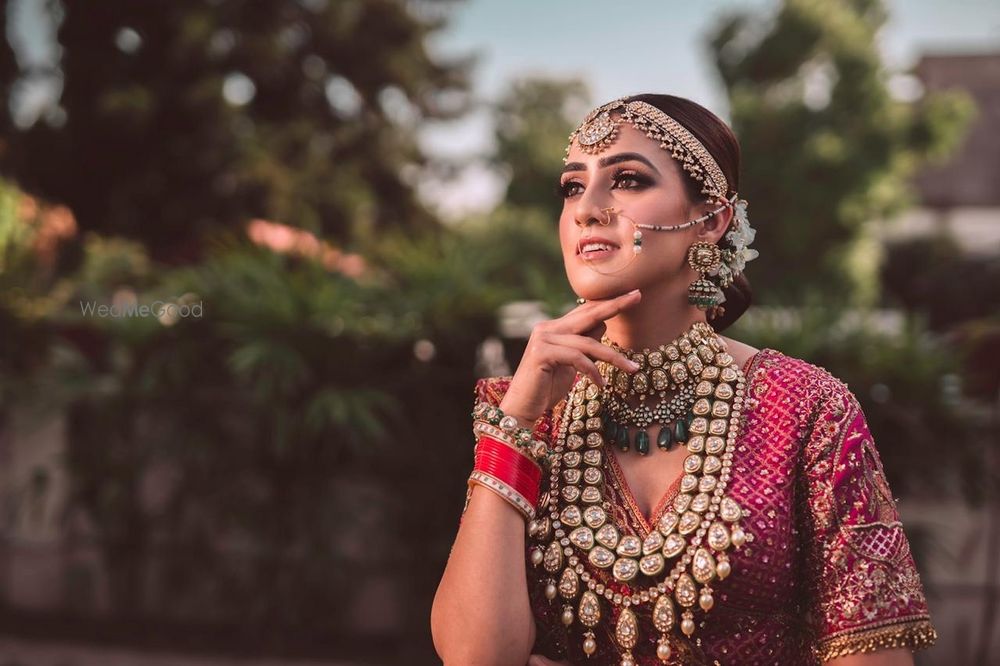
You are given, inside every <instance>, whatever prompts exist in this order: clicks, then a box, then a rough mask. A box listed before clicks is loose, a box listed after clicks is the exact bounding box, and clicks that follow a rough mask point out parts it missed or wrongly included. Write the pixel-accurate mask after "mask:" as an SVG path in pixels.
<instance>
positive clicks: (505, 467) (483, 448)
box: [473, 435, 542, 506]
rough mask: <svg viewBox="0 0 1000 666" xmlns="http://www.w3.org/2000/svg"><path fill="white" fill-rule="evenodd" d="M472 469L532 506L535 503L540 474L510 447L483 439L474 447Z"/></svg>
mask: <svg viewBox="0 0 1000 666" xmlns="http://www.w3.org/2000/svg"><path fill="white" fill-rule="evenodd" d="M473 469H474V470H477V471H481V472H484V473H486V474H489V475H490V476H492V477H493V478H495V479H497V480H499V481H501V482H503V483H506V484H507V485H508V486H510V487H511V488H512V489H513V490H514V491H516V492H517V493H518V494H520V495H521V496H522V497H524V499H526V500H527V501H528V502H529V504H530V505H531V506H535V505H536V504H537V503H538V496H539V494H540V490H541V481H542V470H541V468H540V467H539V466H538V465H537V464H535V463H534V462H532V461H531V460H530V459H528V458H526V457H525V456H524V455H523V454H521V453H520V452H518V451H516V450H515V449H514V448H512V447H511V446H510V445H508V444H506V443H504V442H501V441H498V440H496V439H493V438H492V437H487V436H486V435H483V436H482V437H480V438H479V443H478V444H477V445H476V462H475V465H474V466H473Z"/></svg>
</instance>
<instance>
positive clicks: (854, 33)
mask: <svg viewBox="0 0 1000 666" xmlns="http://www.w3.org/2000/svg"><path fill="white" fill-rule="evenodd" d="M885 18H886V16H885V10H884V7H883V6H882V3H881V2H879V1H878V0H852V1H850V2H836V3H835V2H824V1H823V0H787V2H784V3H782V5H781V6H780V8H779V9H778V11H777V13H776V15H775V16H774V17H773V19H772V18H771V17H768V18H764V17H759V16H754V15H751V14H750V13H744V14H739V15H734V16H732V17H730V18H728V19H727V20H725V21H724V22H723V23H722V24H721V25H720V26H719V28H718V29H717V31H716V32H715V34H714V35H713V37H712V39H711V47H712V51H713V53H714V57H715V62H716V66H717V67H718V71H719V73H720V75H721V77H722V80H723V83H724V84H725V86H726V90H727V92H728V95H729V100H730V106H731V114H732V124H733V128H734V129H735V131H736V133H737V135H738V136H739V137H740V141H741V144H742V149H743V153H744V154H745V155H747V156H748V159H747V160H746V161H745V165H744V170H743V178H742V182H741V186H740V190H741V192H742V193H743V194H744V195H746V197H747V199H748V200H749V201H750V202H751V208H752V209H753V210H756V211H759V213H758V217H757V218H756V220H757V221H758V222H759V227H758V228H759V230H760V233H758V235H757V240H756V245H757V247H759V249H760V252H761V256H762V257H766V258H767V260H766V261H764V262H758V263H759V265H758V263H755V264H754V266H753V268H752V270H751V272H750V278H751V280H752V281H753V282H754V285H755V287H757V291H758V292H759V293H760V294H762V297H763V299H764V301H765V302H769V303H795V302H798V301H799V300H800V299H801V298H802V297H803V294H804V293H805V292H806V291H809V290H817V289H818V290H821V291H824V292H825V294H826V296H827V298H828V299H830V300H831V301H839V302H843V303H853V304H859V303H868V304H871V303H873V302H874V299H875V298H876V296H877V293H878V289H877V287H876V286H875V285H876V284H877V281H876V280H877V271H878V265H879V261H880V257H879V256H878V253H877V246H876V245H875V244H874V243H873V242H872V240H871V238H870V237H869V236H868V234H867V229H866V227H868V226H869V225H870V224H871V222H872V221H873V220H877V219H882V218H886V217H889V216H892V215H894V214H896V213H898V212H899V211H900V210H902V208H903V207H905V206H906V205H907V204H909V203H910V193H909V186H908V179H909V178H910V176H911V175H912V174H913V172H914V169H915V168H916V167H917V166H918V165H919V164H920V163H921V162H922V161H924V160H926V159H929V158H933V157H940V156H942V155H943V154H945V153H946V152H947V151H948V150H949V149H950V148H951V147H953V146H954V145H955V144H956V141H957V139H958V138H960V135H961V131H962V130H963V129H964V127H965V123H966V121H967V119H968V118H969V116H970V113H971V106H970V104H969V103H968V100H966V99H964V98H963V97H961V96H959V95H951V94H949V95H943V94H941V95H931V96H928V97H926V98H924V99H923V100H921V101H919V102H918V103H915V104H909V103H904V102H899V101H896V100H894V99H893V98H892V97H891V95H890V94H889V90H888V86H887V84H886V79H887V73H886V72H885V70H884V67H883V65H882V62H881V57H880V54H879V51H878V46H877V34H878V31H879V29H880V27H881V26H882V25H883V23H884V22H885ZM766 156H771V158H770V159H768V158H766ZM751 214H752V211H751ZM789 275H795V276H796V279H794V280H789V279H787V278H788V276H789Z"/></svg>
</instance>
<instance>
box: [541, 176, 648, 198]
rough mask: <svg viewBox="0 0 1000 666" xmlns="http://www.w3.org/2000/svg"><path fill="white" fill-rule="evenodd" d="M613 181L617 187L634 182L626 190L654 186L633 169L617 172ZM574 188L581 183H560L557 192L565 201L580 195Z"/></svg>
mask: <svg viewBox="0 0 1000 666" xmlns="http://www.w3.org/2000/svg"><path fill="white" fill-rule="evenodd" d="M611 179H612V181H614V183H615V185H617V184H619V183H620V182H621V181H623V180H631V181H634V182H635V185H632V186H631V187H625V188H622V189H626V190H641V189H643V188H645V187H648V186H650V185H652V184H653V181H652V180H651V179H650V178H648V177H647V176H645V175H643V174H641V173H639V172H638V171H635V170H633V169H618V170H616V171H615V173H614V175H613V176H612V177H611ZM574 187H580V183H579V182H578V181H575V180H568V181H566V182H565V183H560V184H559V185H558V186H557V187H556V191H557V193H558V195H559V196H561V197H562V198H563V199H568V198H570V197H572V196H576V195H577V194H579V192H573V191H572V189H573V188H574Z"/></svg>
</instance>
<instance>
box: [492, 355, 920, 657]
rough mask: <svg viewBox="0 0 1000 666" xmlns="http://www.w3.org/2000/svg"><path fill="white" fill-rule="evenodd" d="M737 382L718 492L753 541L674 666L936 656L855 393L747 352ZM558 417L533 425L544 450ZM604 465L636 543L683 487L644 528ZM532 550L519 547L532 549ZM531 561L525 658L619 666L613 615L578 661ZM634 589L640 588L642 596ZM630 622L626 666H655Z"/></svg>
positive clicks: (809, 368) (612, 467)
mask: <svg viewBox="0 0 1000 666" xmlns="http://www.w3.org/2000/svg"><path fill="white" fill-rule="evenodd" d="M744 372H745V374H746V376H747V388H746V396H747V401H746V404H745V406H744V416H743V420H742V422H741V430H740V435H739V438H738V440H737V448H736V452H735V458H734V460H733V468H732V469H733V476H732V481H731V482H730V486H729V488H730V494H731V495H732V496H733V498H734V499H735V500H737V501H738V502H739V504H740V506H742V507H744V508H745V509H748V510H749V511H750V516H749V517H748V518H747V519H745V520H744V522H743V525H744V528H745V530H746V531H747V532H749V533H752V534H753V541H752V542H751V543H748V544H747V545H746V546H744V547H743V548H741V549H739V550H737V551H734V552H733V554H731V555H730V561H731V563H732V571H733V573H732V574H731V575H730V576H729V577H728V578H726V579H725V580H724V581H720V582H717V583H716V584H714V585H713V587H714V588H715V590H716V594H715V599H716V603H715V607H714V608H713V609H712V610H711V611H710V612H709V613H703V612H702V611H701V610H700V609H698V611H697V613H696V615H695V621H696V623H697V624H698V626H699V629H698V631H697V632H696V633H695V635H694V637H693V638H692V639H690V640H689V639H685V638H683V637H681V636H680V635H679V634H678V636H677V637H676V639H675V640H676V641H677V642H678V643H679V645H680V647H681V649H679V650H674V652H675V654H677V655H681V656H678V657H677V658H678V659H682V660H683V661H682V662H678V663H685V664H727V665H728V664H738V665H740V666H753V665H758V664H759V665H764V664H775V665H780V666H787V665H789V664H818V663H820V662H822V661H825V660H829V659H833V658H835V657H838V656H842V655H847V654H851V653H855V652H867V651H872V650H877V649H881V648H888V647H896V646H906V647H909V648H910V649H913V650H915V649H918V648H921V647H925V646H928V645H931V644H933V643H934V641H935V640H936V638H937V634H936V632H935V630H934V628H933V627H932V625H931V622H930V615H929V613H928V610H927V603H926V600H925V597H924V592H923V588H922V586H921V583H920V577H919V575H918V573H917V569H916V567H915V566H914V563H913V558H912V556H911V554H910V548H909V544H908V542H907V539H906V536H905V535H904V533H903V528H902V526H901V524H900V522H899V515H898V513H897V511H896V504H895V501H894V500H893V497H892V493H891V492H890V490H889V486H888V485H887V483H886V479H885V474H884V472H883V470H882V464H881V461H880V459H879V455H878V452H877V451H876V449H875V444H874V442H873V441H872V436H871V433H870V432H869V430H868V426H867V423H866V421H865V416H864V414H863V413H862V411H861V407H860V406H859V404H858V401H857V399H856V397H855V396H854V394H853V393H852V392H851V391H850V390H849V389H848V388H847V386H846V385H845V384H844V383H843V382H841V381H840V380H838V379H836V378H835V377H834V376H832V375H831V374H830V373H829V372H827V371H826V370H825V369H823V368H821V367H818V366H815V365H812V364H810V363H808V362H806V361H803V360H800V359H796V358H792V357H790V356H787V355H785V354H783V353H781V352H779V351H776V350H774V349H769V348H765V349H762V350H761V351H759V352H758V353H757V354H755V355H754V356H753V357H752V358H751V359H750V360H749V362H748V363H747V365H746V367H745V368H744ZM510 379H511V378H510V377H491V378H484V379H481V380H479V381H478V382H477V384H476V397H477V400H481V401H488V402H489V403H491V404H495V405H499V404H500V401H501V399H502V398H503V394H504V393H505V391H506V390H507V387H508V386H509V383H510ZM564 405H565V401H562V402H560V403H559V404H557V405H556V406H555V407H554V408H553V409H552V410H550V411H548V412H546V414H545V415H544V416H543V421H542V423H543V427H545V428H547V429H548V432H549V433H550V436H551V437H553V438H554V436H555V435H554V433H556V432H558V424H559V419H560V417H561V415H562V409H563V407H564ZM654 454H655V452H654ZM604 460H605V463H604V465H605V478H606V479H608V483H607V488H606V491H605V492H606V493H607V494H608V499H609V500H610V501H611V503H612V504H613V506H614V509H615V521H616V522H617V524H618V525H619V527H620V528H621V529H622V533H623V534H635V535H636V536H638V537H640V539H641V538H643V537H645V536H646V535H647V534H648V533H649V532H650V531H651V530H652V527H651V526H652V525H655V524H656V522H657V520H658V518H659V516H660V514H661V513H662V512H663V511H664V510H665V509H666V507H667V506H669V504H670V502H671V500H672V498H673V496H674V494H675V493H676V492H677V490H678V488H679V481H680V479H679V478H678V479H676V480H673V481H672V483H665V484H664V486H665V489H666V493H665V494H664V496H663V498H662V499H661V501H660V502H659V503H658V505H657V507H656V508H655V509H654V512H653V515H652V516H651V518H652V520H651V521H649V522H647V521H646V518H645V517H644V516H643V515H642V512H641V511H640V510H639V508H638V506H637V505H636V502H635V500H634V498H633V497H632V494H631V492H630V491H629V488H628V485H627V483H626V482H625V478H624V476H623V474H622V471H621V468H620V466H619V465H618V463H617V461H616V459H615V456H614V455H607V456H605V457H604ZM543 478H545V477H544V475H543ZM543 484H547V479H546V481H543ZM542 490H543V491H544V490H545V487H544V486H543V488H542ZM534 545H535V544H534V543H533V542H532V541H531V540H528V548H529V549H530V548H531V547H533V546H534ZM528 555H529V553H527V552H526V554H525V556H526V558H528V559H527V569H528V576H527V585H528V590H529V595H530V598H531V604H532V608H533V611H534V615H535V620H536V626H537V630H538V633H537V640H536V643H535V647H534V650H533V651H534V652H535V653H540V654H544V655H546V656H548V657H550V658H552V659H565V660H569V661H570V662H571V663H573V664H588V665H593V666H605V665H608V666H617V664H618V663H619V660H620V654H619V651H618V648H617V645H616V643H615V638H614V627H615V623H616V622H617V619H618V618H617V611H614V612H613V613H612V612H607V611H606V612H604V613H603V615H602V619H601V623H600V625H599V626H598V627H597V628H595V633H596V635H597V643H598V650H597V652H596V653H595V654H594V655H592V656H591V657H590V658H587V657H586V656H585V655H584V654H583V651H582V644H583V628H582V627H581V625H580V623H579V622H574V623H573V624H572V625H571V626H570V627H569V628H568V629H567V628H566V627H565V626H563V624H562V622H561V620H560V615H561V609H562V606H561V603H560V600H559V599H558V598H557V599H556V600H554V601H549V600H548V599H546V597H545V595H544V587H545V583H546V581H547V579H548V577H549V576H548V574H547V573H546V572H545V570H544V569H542V568H541V567H537V568H536V567H534V566H533V565H532V564H531V561H530V558H529V557H528ZM582 560H583V562H585V563H586V566H587V570H588V571H589V572H590V574H591V576H594V577H596V578H597V579H598V580H599V581H600V582H603V583H605V585H607V586H609V587H612V588H614V589H616V591H622V592H623V594H628V593H630V591H629V590H630V588H629V585H628V584H623V583H618V582H616V581H615V580H614V579H613V578H611V576H610V575H609V573H608V572H607V571H603V570H599V569H596V568H594V567H592V566H591V565H590V564H589V562H587V560H586V558H582ZM643 578H644V577H642V576H641V575H640V580H639V581H638V582H637V583H636V587H637V588H640V587H644V586H646V585H648V584H650V582H651V581H648V580H642V579H643ZM607 608H609V606H605V609H607ZM633 610H635V612H636V615H637V616H638V619H639V627H640V631H639V633H640V637H641V640H642V642H641V643H640V644H639V645H638V646H637V648H636V649H635V650H633V655H634V656H635V658H636V663H637V664H638V665H639V666H653V665H656V666H661V662H660V661H659V660H658V659H657V657H656V640H657V638H658V636H659V634H658V632H656V631H655V629H654V628H653V625H652V621H651V618H650V615H649V613H650V608H649V604H644V605H642V606H640V607H638V608H635V607H634V608H633Z"/></svg>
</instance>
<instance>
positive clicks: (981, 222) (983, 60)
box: [883, 52, 1000, 255]
mask: <svg viewBox="0 0 1000 666" xmlns="http://www.w3.org/2000/svg"><path fill="white" fill-rule="evenodd" d="M914 74H915V75H916V77H917V79H919V81H920V83H921V85H922V86H923V88H924V90H925V91H927V92H937V91H947V90H960V91H962V92H964V93H965V94H967V95H968V96H969V97H971V98H972V100H973V102H974V103H975V106H976V117H975V118H974V119H973V121H972V126H971V127H970V128H969V131H968V133H967V134H966V137H965V140H964V141H963V143H962V145H961V147H960V148H959V149H958V150H957V151H956V152H955V153H954V155H953V157H951V158H949V159H948V161H947V162H946V163H944V164H939V165H935V166H931V167H928V168H926V169H924V170H923V171H922V172H921V173H920V174H919V175H918V176H917V178H916V186H917V192H918V197H919V201H920V204H919V206H917V207H914V208H913V209H911V210H909V211H907V212H906V213H905V214H904V215H903V216H902V217H901V218H900V219H898V220H894V221H892V222H891V223H888V224H886V228H885V229H883V235H884V238H885V239H886V240H899V239H904V238H912V237H914V236H922V235H933V234H937V233H941V232H944V233H947V234H950V235H951V236H953V237H954V239H955V240H956V241H957V242H958V244H959V246H960V247H961V248H963V249H964V250H965V251H966V252H968V253H969V254H976V255H1000V131H998V129H997V128H998V127H1000V52H997V53H983V54H973V55H970V54H956V55H948V54H937V55H925V56H923V57H922V58H921V59H920V61H919V62H918V63H917V66H916V68H915V70H914Z"/></svg>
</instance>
